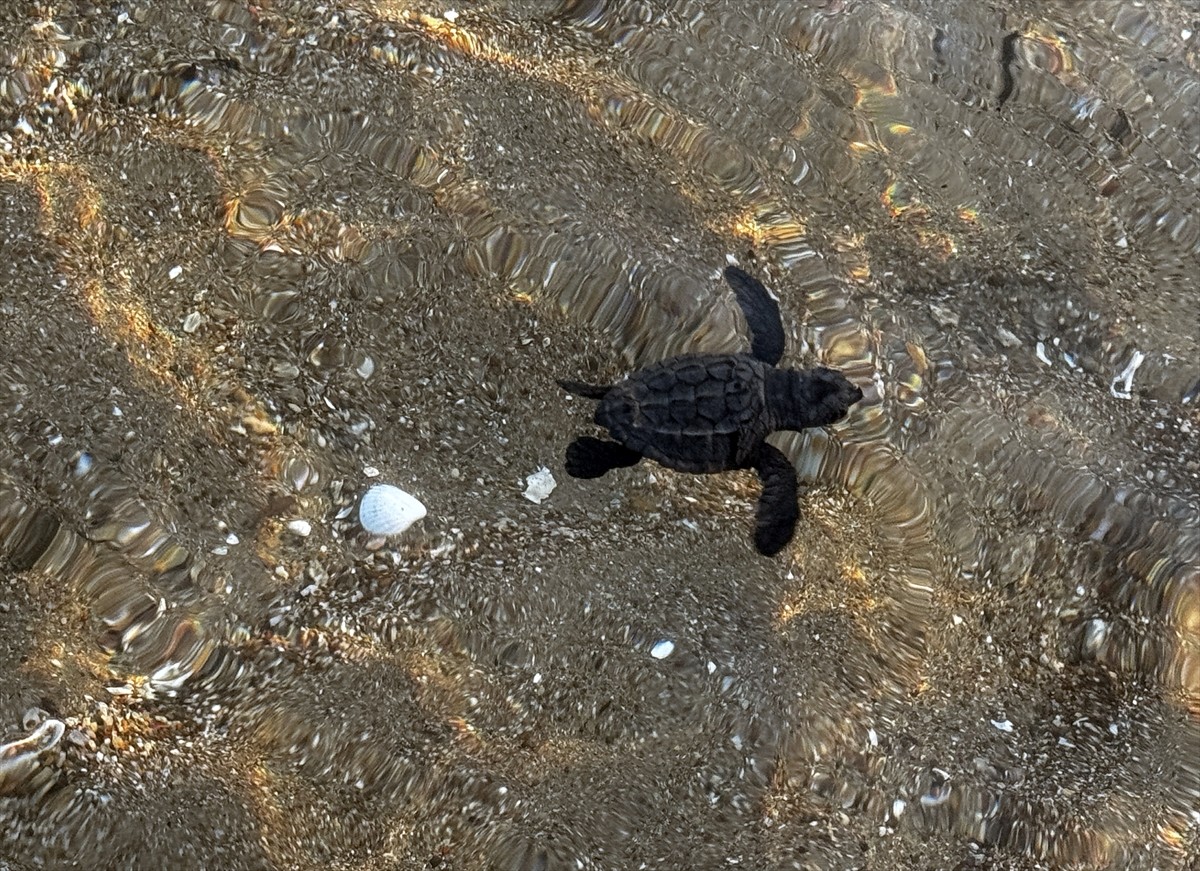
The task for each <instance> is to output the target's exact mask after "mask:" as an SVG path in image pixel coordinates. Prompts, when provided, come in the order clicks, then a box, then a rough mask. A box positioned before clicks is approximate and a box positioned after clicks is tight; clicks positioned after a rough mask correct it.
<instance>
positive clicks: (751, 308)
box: [725, 266, 784, 366]
mask: <svg viewBox="0 0 1200 871" xmlns="http://www.w3.org/2000/svg"><path fill="white" fill-rule="evenodd" d="M725 280H726V281H727V282H728V283H729V286H730V287H731V288H733V292H734V295H735V296H737V301H738V305H739V306H741V309H742V314H743V315H745V317H746V324H747V326H749V327H750V352H751V353H752V354H754V356H755V357H756V358H758V359H759V360H762V361H763V362H764V363H766V364H767V365H769V366H774V365H775V364H776V363H778V362H779V361H780V359H782V357H783V340H784V337H783V319H782V318H781V317H780V316H779V303H778V302H776V301H775V298H774V297H772V296H771V294H770V292H769V291H768V290H767V288H766V287H764V286H763V283H762V282H761V281H759V280H758V279H757V278H755V277H754V276H752V275H750V274H749V273H747V272H743V271H742V270H740V269H738V268H737V267H736V266H726V267H725Z"/></svg>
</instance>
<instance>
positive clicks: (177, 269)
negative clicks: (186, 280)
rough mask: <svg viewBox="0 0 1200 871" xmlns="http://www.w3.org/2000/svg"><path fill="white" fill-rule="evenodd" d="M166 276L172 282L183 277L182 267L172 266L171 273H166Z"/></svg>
mask: <svg viewBox="0 0 1200 871" xmlns="http://www.w3.org/2000/svg"><path fill="white" fill-rule="evenodd" d="M167 275H168V276H169V277H170V278H171V279H172V280H174V279H176V278H178V277H179V276H181V275H183V267H182V266H172V267H171V271H170V272H168V273H167Z"/></svg>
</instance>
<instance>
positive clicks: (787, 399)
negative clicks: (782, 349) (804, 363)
mask: <svg viewBox="0 0 1200 871" xmlns="http://www.w3.org/2000/svg"><path fill="white" fill-rule="evenodd" d="M862 397H863V393H862V390H860V389H859V388H858V387H856V386H855V385H853V384H851V383H850V382H849V381H848V380H847V379H846V376H844V375H843V374H842V373H841V372H837V371H834V370H833V369H825V368H820V369H774V370H770V371H768V373H767V407H768V408H769V409H770V415H771V422H772V423H773V425H774V426H773V427H772V428H773V429H793V430H795V429H806V428H807V427H810V426H826V425H828V424H831V423H834V422H836V421H839V420H841V419H842V418H843V417H845V416H846V412H848V411H849V410H850V406H852V405H853V404H854V403H856V402H858V401H859V400H860V399H862Z"/></svg>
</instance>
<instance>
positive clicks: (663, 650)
mask: <svg viewBox="0 0 1200 871" xmlns="http://www.w3.org/2000/svg"><path fill="white" fill-rule="evenodd" d="M674 652H675V642H674V641H672V640H671V639H669V638H664V639H662V640H661V641H656V642H654V646H653V647H651V648H650V655H651V656H653V657H654V658H655V659H666V658H667V657H668V656H670V655H671V654H672V653H674Z"/></svg>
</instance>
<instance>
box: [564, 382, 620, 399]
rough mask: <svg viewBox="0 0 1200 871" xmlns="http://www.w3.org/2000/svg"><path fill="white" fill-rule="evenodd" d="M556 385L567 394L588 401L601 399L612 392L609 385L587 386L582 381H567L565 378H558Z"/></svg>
mask: <svg viewBox="0 0 1200 871" xmlns="http://www.w3.org/2000/svg"><path fill="white" fill-rule="evenodd" d="M558 385H559V386H560V387H561V388H562V389H563V390H565V391H567V392H568V393H574V394H575V395H576V396H583V397H586V398H588V399H603V398H604V396H605V394H607V393H608V391H610V390H612V385H611V384H588V383H586V382H583V381H568V380H566V379H565V378H559V379H558Z"/></svg>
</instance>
